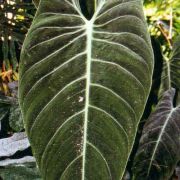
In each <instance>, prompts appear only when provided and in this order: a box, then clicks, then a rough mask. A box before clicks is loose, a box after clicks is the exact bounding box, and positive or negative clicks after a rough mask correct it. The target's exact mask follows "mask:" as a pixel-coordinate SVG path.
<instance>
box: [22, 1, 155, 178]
mask: <svg viewBox="0 0 180 180" xmlns="http://www.w3.org/2000/svg"><path fill="white" fill-rule="evenodd" d="M95 3H96V4H95V6H94V8H95V12H94V14H93V17H92V18H91V20H87V18H89V17H90V16H86V13H85V12H82V11H81V7H82V6H80V3H79V1H78V0H72V1H71V0H61V1H59V0H52V1H49V0H41V1H40V4H39V7H38V10H37V13H36V17H35V19H34V21H33V24H32V26H31V28H30V30H29V33H28V35H27V38H26V40H25V42H24V46H23V50H22V54H21V66H20V88H19V99H20V105H21V108H22V112H23V118H24V121H25V128H26V131H27V134H28V137H29V139H30V143H31V145H32V149H33V152H34V155H35V157H36V159H37V163H38V166H39V168H40V171H41V174H42V176H43V178H44V179H47V180H53V179H61V180H63V179H66V180H68V179H77V180H79V179H82V180H84V179H92V180H95V179H97V180H99V179H103V180H106V179H107V180H109V179H113V180H118V179H121V178H122V176H123V173H124V170H125V167H126V164H127V161H128V157H129V155H130V152H131V149H132V146H133V143H134V139H135V134H136V130H137V126H138V123H139V119H140V118H141V116H142V113H143V110H144V107H145V104H146V101H147V97H148V94H149V90H150V86H151V78H152V69H153V53H152V48H151V43H150V39H149V35H148V33H147V27H146V22H145V20H144V15H143V9H142V2H141V0H137V1H132V0H126V1H124V0H123V1H122V0H106V1H104V0H99V1H96V2H95ZM87 6H88V4H86V8H85V9H86V10H89V8H88V7H87ZM90 9H91V8H90ZM86 17H87V18H86Z"/></svg>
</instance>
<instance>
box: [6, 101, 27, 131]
mask: <svg viewBox="0 0 180 180" xmlns="http://www.w3.org/2000/svg"><path fill="white" fill-rule="evenodd" d="M9 125H10V127H11V128H12V129H13V130H15V131H16V132H20V131H22V130H23V129H24V124H23V118H22V114H21V109H20V107H19V104H18V103H16V104H13V105H12V106H11V108H10V114H9Z"/></svg>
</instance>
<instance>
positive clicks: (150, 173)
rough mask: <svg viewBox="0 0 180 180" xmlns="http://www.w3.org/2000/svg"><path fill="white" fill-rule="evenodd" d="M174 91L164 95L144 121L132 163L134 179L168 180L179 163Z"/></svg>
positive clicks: (179, 110) (179, 127) (179, 112)
mask: <svg viewBox="0 0 180 180" xmlns="http://www.w3.org/2000/svg"><path fill="white" fill-rule="evenodd" d="M174 96H175V90H174V89H171V90H168V91H166V92H165V93H164V95H163V97H162V99H161V101H160V102H159V104H158V105H157V108H156V110H155V112H153V113H152V114H151V115H150V117H149V119H148V120H147V122H146V124H145V127H144V129H143V134H142V137H141V140H140V145H139V148H138V151H137V154H136V157H135V161H134V179H135V180H136V179H137V180H141V179H146V180H152V179H153V180H168V179H169V178H170V177H171V175H172V174H173V171H174V169H175V167H176V164H177V162H178V161H179V160H180V139H179V138H180V123H179V119H180V106H177V107H174V106H173V100H174Z"/></svg>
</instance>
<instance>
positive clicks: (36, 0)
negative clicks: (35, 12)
mask: <svg viewBox="0 0 180 180" xmlns="http://www.w3.org/2000/svg"><path fill="white" fill-rule="evenodd" d="M39 2H40V0H33V3H34V5H35V6H36V8H38V5H39Z"/></svg>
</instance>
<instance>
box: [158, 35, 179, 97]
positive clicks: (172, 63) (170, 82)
mask: <svg viewBox="0 0 180 180" xmlns="http://www.w3.org/2000/svg"><path fill="white" fill-rule="evenodd" d="M179 77H180V36H179V37H178V38H177V39H176V41H175V43H174V46H173V51H172V57H171V58H170V60H168V59H167V60H165V61H164V67H163V73H162V78H161V79H162V85H161V89H160V94H162V93H163V92H164V91H166V90H168V89H169V88H170V87H173V88H176V89H179V88H180V78H179Z"/></svg>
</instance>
